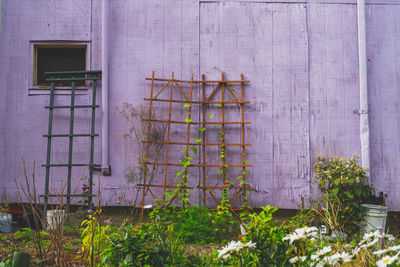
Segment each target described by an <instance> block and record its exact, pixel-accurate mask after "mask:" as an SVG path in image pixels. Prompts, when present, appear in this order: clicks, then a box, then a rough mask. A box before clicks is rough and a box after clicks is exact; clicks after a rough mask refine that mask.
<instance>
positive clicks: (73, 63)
mask: <svg viewBox="0 0 400 267" xmlns="http://www.w3.org/2000/svg"><path fill="white" fill-rule="evenodd" d="M34 47H35V53H34V71H33V72H34V73H33V85H36V86H48V85H49V84H50V83H49V82H47V81H46V79H47V78H49V77H48V76H46V75H44V73H45V72H48V71H81V70H82V71H84V70H86V45H71V46H68V45H63V46H60V45H59V46H57V45H35V46H34ZM77 77H78V76H77ZM79 77H83V76H79ZM57 85H59V86H63V85H66V86H68V85H70V83H65V84H57ZM76 85H78V86H79V85H85V82H84V81H80V82H76Z"/></svg>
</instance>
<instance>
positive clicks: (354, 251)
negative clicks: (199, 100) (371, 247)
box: [352, 247, 361, 256]
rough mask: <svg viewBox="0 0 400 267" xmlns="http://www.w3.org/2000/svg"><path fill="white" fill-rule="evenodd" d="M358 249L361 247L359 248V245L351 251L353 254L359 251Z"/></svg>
mask: <svg viewBox="0 0 400 267" xmlns="http://www.w3.org/2000/svg"><path fill="white" fill-rule="evenodd" d="M360 250H361V248H359V247H356V248H355V249H353V251H352V254H353V256H354V255H357V254H358V252H360Z"/></svg>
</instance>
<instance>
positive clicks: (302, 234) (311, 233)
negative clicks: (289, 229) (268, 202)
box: [283, 226, 318, 245]
mask: <svg viewBox="0 0 400 267" xmlns="http://www.w3.org/2000/svg"><path fill="white" fill-rule="evenodd" d="M317 236H318V228H317V227H307V226H306V227H303V228H298V229H296V230H295V231H294V233H292V234H288V235H287V236H285V237H284V238H283V240H289V244H290V245H291V244H293V242H294V241H296V240H301V239H305V238H311V239H313V238H316V237H317Z"/></svg>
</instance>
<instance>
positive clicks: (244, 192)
mask: <svg viewBox="0 0 400 267" xmlns="http://www.w3.org/2000/svg"><path fill="white" fill-rule="evenodd" d="M240 79H241V80H242V81H243V74H240ZM243 89H244V83H241V84H240V100H241V101H243V98H244V90H243ZM241 110H242V143H243V144H244V140H245V129H244V123H243V122H244V104H241ZM242 164H243V165H245V164H246V146H242ZM242 176H243V181H244V184H245V185H246V166H243V173H242ZM243 201H245V202H246V201H247V195H246V190H243Z"/></svg>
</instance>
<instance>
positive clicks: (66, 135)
mask: <svg viewBox="0 0 400 267" xmlns="http://www.w3.org/2000/svg"><path fill="white" fill-rule="evenodd" d="M72 136H78V137H82V136H99V134H51V135H48V134H44V135H43V137H72Z"/></svg>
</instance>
